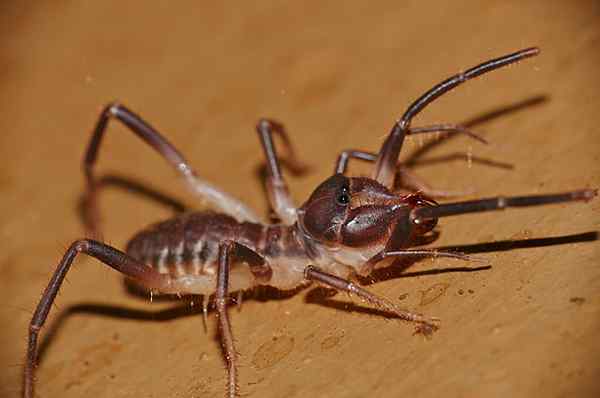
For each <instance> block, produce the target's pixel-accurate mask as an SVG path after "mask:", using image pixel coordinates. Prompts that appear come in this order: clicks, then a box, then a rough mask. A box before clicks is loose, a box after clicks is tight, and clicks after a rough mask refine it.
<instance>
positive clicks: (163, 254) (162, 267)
mask: <svg viewBox="0 0 600 398" xmlns="http://www.w3.org/2000/svg"><path fill="white" fill-rule="evenodd" d="M168 255H169V248H168V247H163V248H162V250H161V251H160V254H159V256H158V262H157V263H156V268H157V269H158V272H160V273H161V274H167V273H169V270H168V269H167V266H166V264H165V262H166V260H167V256H168Z"/></svg>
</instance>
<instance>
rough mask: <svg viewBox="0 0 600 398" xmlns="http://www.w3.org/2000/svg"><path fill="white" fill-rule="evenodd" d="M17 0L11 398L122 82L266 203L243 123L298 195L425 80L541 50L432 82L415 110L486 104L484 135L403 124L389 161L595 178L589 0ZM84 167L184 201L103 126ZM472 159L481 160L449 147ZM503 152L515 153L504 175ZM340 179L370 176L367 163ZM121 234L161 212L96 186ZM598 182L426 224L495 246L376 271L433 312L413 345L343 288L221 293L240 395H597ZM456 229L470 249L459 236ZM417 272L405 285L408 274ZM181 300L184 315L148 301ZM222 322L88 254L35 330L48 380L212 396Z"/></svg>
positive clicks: (6, 338) (4, 105)
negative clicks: (432, 97)
mask: <svg viewBox="0 0 600 398" xmlns="http://www.w3.org/2000/svg"><path fill="white" fill-rule="evenodd" d="M247 4H248V5H246V6H242V5H240V4H237V3H234V2H224V3H223V4H222V5H219V6H209V5H208V2H207V4H206V5H196V2H192V1H189V2H176V3H175V2H169V3H167V2H164V3H163V5H161V6H159V5H152V6H148V5H147V2H125V3H124V2H117V1H102V2H61V3H60V4H57V2H42V1H40V2H28V3H23V2H11V3H10V4H9V3H8V2H6V3H3V5H2V6H0V9H1V10H2V12H1V15H2V17H0V18H2V21H0V22H1V23H0V33H1V34H0V40H1V42H0V45H1V46H2V49H1V51H2V52H1V56H2V67H1V69H0V70H1V74H0V113H1V115H2V117H0V131H1V132H2V134H1V135H0V154H1V156H2V157H1V158H2V166H1V167H0V191H1V194H0V207H1V214H0V220H1V222H0V237H1V242H2V243H1V248H2V250H1V251H0V271H1V273H0V275H1V277H0V286H1V287H2V293H3V296H4V297H5V303H4V305H3V306H2V309H0V324H1V325H2V328H1V330H2V332H1V333H2V334H1V337H0V341H1V342H2V343H1V350H0V369H2V370H1V371H0V395H1V396H3V397H16V396H19V390H20V383H21V364H22V362H23V357H24V352H25V345H26V330H27V325H28V322H29V318H30V316H31V313H32V311H33V309H34V308H35V305H36V304H37V300H38V299H39V297H40V293H41V292H42V290H43V288H44V286H45V284H46V283H47V281H48V279H49V277H50V275H51V273H52V271H53V269H54V267H55V265H56V263H57V262H58V260H59V258H60V257H61V255H62V253H63V251H64V250H65V249H66V247H67V246H68V245H69V244H70V243H71V242H72V241H73V240H74V239H76V238H79V237H81V236H82V233H83V230H82V227H81V224H80V222H79V218H78V215H77V211H76V209H77V201H78V198H79V195H80V193H81V192H82V188H83V178H82V173H81V169H80V163H81V159H82V156H83V151H84V148H85V145H86V143H87V141H88V139H89V136H90V130H91V128H92V126H93V124H94V122H95V120H96V117H97V115H98V113H99V111H100V109H101V107H102V106H103V105H104V104H105V103H107V102H108V101H110V100H114V99H118V100H120V101H122V102H123V103H125V104H127V105H128V106H130V107H131V108H132V109H134V110H136V111H137V112H139V113H140V114H142V115H143V116H144V117H145V118H146V119H147V120H149V121H151V122H152V123H153V124H155V125H156V126H157V127H158V128H159V129H161V131H163V132H164V133H165V135H166V136H167V137H168V138H169V139H170V140H171V141H172V142H173V143H174V144H175V145H176V146H177V147H178V148H180V149H181V150H182V152H183V153H184V154H185V155H186V156H187V157H188V158H189V159H190V160H192V161H193V164H194V165H195V166H196V167H197V169H198V170H199V171H200V173H201V174H202V176H204V177H206V178H207V179H209V180H210V181H213V182H215V183H218V184H219V185H220V186H222V187H223V188H224V189H225V190H227V191H228V192H231V193H233V194H235V195H237V196H238V197H241V198H243V199H244V200H246V201H247V202H248V203H249V204H250V205H251V206H253V207H254V208H256V209H258V210H259V211H260V212H261V213H262V214H266V210H267V204H266V200H265V198H264V195H263V192H262V188H261V185H260V180H259V177H258V174H257V170H258V168H259V167H260V164H261V162H262V161H263V158H262V155H261V152H260V150H259V145H258V140H257V138H256V136H255V133H254V130H253V128H254V124H255V122H256V121H257V119H258V118H259V117H261V116H267V117H273V118H277V119H279V120H281V121H284V122H285V124H286V126H287V127H288V128H289V131H290V134H291V138H292V140H293V142H294V144H295V146H296V148H297V151H298V153H299V156H300V157H301V158H302V159H304V160H306V162H308V163H309V164H310V165H311V173H310V174H309V175H307V176H304V177H301V178H297V177H294V178H292V177H290V178H289V182H290V184H291V189H292V193H293V196H294V198H295V199H296V201H297V202H298V203H301V202H302V201H303V200H304V198H306V197H307V196H308V195H309V194H310V192H311V189H312V188H314V187H315V186H316V184H318V183H319V182H320V181H321V180H323V179H324V178H325V177H326V176H327V175H329V173H331V170H332V168H333V161H334V159H335V156H336V155H337V153H338V152H339V151H340V150H342V149H345V148H349V147H350V148H364V149H369V150H377V149H378V148H379V146H380V144H381V142H382V140H383V138H384V137H385V133H386V132H387V131H388V130H389V128H390V127H391V126H392V124H393V122H394V120H395V119H396V118H398V117H399V116H400V114H401V112H402V111H403V110H404V109H405V107H406V106H407V105H408V104H409V103H410V102H411V101H412V100H413V99H415V98H416V96H418V95H419V94H421V93H422V92H423V91H424V90H426V89H428V88H429V87H430V86H431V85H432V84H434V83H436V82H438V81H440V80H441V79H443V78H445V77H447V76H449V75H450V74H452V73H455V72H457V71H459V70H461V69H465V68H467V67H470V66H473V65H475V64H477V63H478V62H480V61H483V60H486V59H489V58H492V57H495V56H499V55H502V54H505V53H508V52H511V51H513V50H516V49H520V48H523V47H528V46H531V45H539V46H540V47H541V48H542V55H541V56H539V57H538V58H535V59H533V60H528V61H526V62H523V63H521V64H519V65H517V66H514V67H510V68H508V70H503V71H500V72H496V73H493V74H492V75H489V76H486V77H484V78H481V79H479V80H477V81H473V82H469V83H468V84H467V85H465V86H463V87H461V88H460V89H458V90H456V92H454V93H452V94H451V95H448V96H446V97H444V98H443V99H441V100H439V101H438V102H437V103H436V104H435V105H433V106H431V107H430V108H428V109H427V111H425V112H423V114H422V115H420V116H419V117H418V119H417V120H415V125H423V124H428V123H437V122H461V123H465V122H470V121H479V122H478V123H476V124H474V125H473V129H475V130H477V131H478V132H481V133H482V134H484V135H485V137H486V138H488V139H489V140H490V141H492V142H493V145H491V146H489V147H485V146H482V145H480V144H478V143H476V142H472V141H469V140H467V139H465V138H456V139H451V140H446V141H443V142H439V143H438V144H436V145H434V146H431V147H430V146H428V145H427V144H426V141H423V140H408V142H407V143H406V144H405V147H404V149H403V153H402V158H403V159H413V160H414V159H415V158H416V160H418V162H419V163H417V164H415V165H414V170H415V172H417V173H419V174H420V175H422V176H423V177H424V178H426V179H427V181H429V182H430V183H431V184H432V185H434V186H435V187H437V188H446V189H469V188H472V189H475V190H476V193H475V194H473V195H470V196H469V197H478V196H482V197H488V196H493V195H498V194H526V193H550V192H557V191H562V190H570V189H577V188H583V187H599V186H600V173H599V171H600V166H599V160H600V145H599V143H600V139H599V137H600V127H599V126H600V112H599V106H598V105H599V103H600V102H599V101H600V100H599V96H598V88H599V87H600V86H599V84H598V83H599V81H600V77H599V74H598V65H600V28H598V26H600V24H599V23H598V22H599V20H600V18H599V15H600V7H599V6H598V3H597V2H592V1H588V2H585V1H580V2H558V1H557V2H546V1H530V2H526V4H525V5H517V4H519V2H512V3H510V2H503V1H492V2H479V1H472V2H460V3H456V2H452V3H448V4H442V3H440V4H432V5H429V6H427V5H422V2H416V1H415V2H397V1H389V2H378V3H377V4H376V5H372V4H370V5H367V3H364V4H363V2H356V4H352V3H351V2H344V3H342V2H339V3H329V4H328V5H322V3H321V2H297V3H295V4H287V2H276V3H273V4H271V3H267V2H263V3H261V4H259V5H256V4H253V5H250V3H247ZM106 138H107V140H106V145H105V146H104V147H103V148H102V153H101V155H100V163H99V170H101V171H102V172H108V173H118V174H119V175H123V176H126V177H127V178H129V179H132V180H133V181H136V182H139V183H141V184H144V185H145V186H148V187H152V188H155V189H157V190H160V191H162V192H165V193H167V194H168V195H171V196H173V197H175V198H178V199H180V200H182V201H184V202H185V203H186V204H188V205H189V206H192V207H193V206H196V205H197V204H198V203H197V202H196V201H194V198H191V197H189V196H188V195H187V191H186V190H185V189H183V187H182V185H181V183H180V181H179V180H178V179H177V178H174V175H175V174H174V172H173V171H172V170H171V169H169V168H168V167H167V166H166V164H165V162H164V161H162V160H161V159H159V158H158V157H157V156H156V154H155V153H153V152H152V151H151V150H149V149H148V148H147V147H145V146H144V145H143V144H142V143H141V142H140V141H139V140H138V139H136V138H135V137H133V135H132V134H131V133H129V132H127V131H126V130H125V129H124V128H122V127H121V126H117V125H111V127H110V131H109V133H108V135H107V137H106ZM469 151H472V154H473V156H474V157H477V158H483V159H486V160H488V161H490V162H488V164H485V163H478V162H476V161H473V162H472V163H471V164H469V163H468V162H467V161H466V160H464V158H461V157H460V156H459V157H454V158H453V157H452V156H450V158H449V159H446V160H444V161H440V162H432V161H429V162H426V160H432V159H433V160H435V159H440V158H443V157H445V156H446V155H452V154H456V153H463V154H464V153H467V152H469ZM503 164H509V165H513V166H514V167H513V168H506V167H500V166H502V165H503ZM353 172H355V173H356V174H361V173H367V172H368V169H367V168H366V167H363V166H356V167H354V168H353ZM101 207H102V211H103V214H104V218H105V220H106V222H105V233H106V237H107V241H108V242H109V243H111V244H114V245H115V246H117V247H123V246H124V244H125V242H126V240H127V238H128V237H129V236H130V235H131V234H133V233H134V232H135V231H136V230H137V229H139V228H141V227H142V226H144V225H146V224H147V223H149V222H152V221H156V220H159V219H162V218H165V217H168V216H170V215H171V214H172V212H171V210H170V209H169V208H166V207H164V206H161V205H159V204H157V203H154V202H151V201H148V200H144V199H143V198H140V197H137V196H135V195H132V194H131V193H128V192H125V191H123V190H119V189H109V190H106V191H105V193H104V194H103V195H102V199H101ZM599 210H600V200H598V199H596V200H594V201H592V202H591V203H588V204H576V205H557V206H547V207H540V208H536V209H525V210H514V211H507V212H504V213H496V214H484V215H470V216H464V217H455V218H449V219H444V220H443V221H442V222H440V225H439V231H440V232H441V236H440V239H439V240H438V241H437V242H435V243H434V244H433V245H432V246H435V247H459V248H460V247H463V249H468V250H470V251H472V252H473V253H474V254H476V255H478V256H481V257H484V258H486V259H489V260H490V261H491V264H492V268H491V269H489V270H485V271H478V272H441V273H436V272H429V271H431V270H447V269H451V268H456V267H463V266H464V264H461V263H457V262H453V261H450V260H441V259H440V260H436V261H423V262H420V263H417V264H415V265H414V266H413V267H412V268H410V269H409V270H408V271H407V272H405V273H404V274H402V275H398V274H393V273H392V275H391V276H388V277H384V278H382V279H383V280H380V281H378V282H377V283H375V284H373V285H371V286H369V288H370V289H371V290H372V291H374V292H376V293H379V294H382V295H385V296H387V297H389V298H390V299H392V300H394V301H396V302H398V303H399V304H401V305H403V306H406V307H409V308H415V309H417V310H418V311H421V312H424V313H427V314H430V315H435V316H439V317H440V318H441V319H442V328H441V330H440V331H439V332H438V333H436V334H435V335H434V337H433V338H432V339H430V340H424V339H422V338H420V337H417V336H412V331H413V329H412V327H411V326H409V325H406V324H403V323H401V322H399V321H395V320H386V319H384V318H383V317H381V316H379V315H375V314H372V313H370V312H369V311H368V310H366V309H365V308H364V307H363V306H362V305H361V304H360V303H359V302H353V301H352V300H351V299H349V298H347V297H345V296H344V295H337V296H335V297H333V298H329V299H325V298H323V296H322V295H321V294H319V293H320V291H319V290H317V291H314V290H310V289H307V290H304V291H302V292H299V293H298V294H296V295H286V294H281V295H278V294H276V293H275V292H273V291H269V290H266V291H260V292H257V293H256V294H255V295H254V297H255V298H254V299H253V298H252V297H249V298H248V300H246V302H245V303H244V305H243V308H242V310H241V312H238V311H236V310H232V311H231V316H232V322H233V327H234V333H235V335H236V340H237V347H238V350H239V352H240V356H241V359H240V362H241V366H240V369H239V371H240V388H241V391H242V392H243V393H244V396H248V397H284V396H285V397H307V396H319V397H365V396H371V397H399V396H419V397H437V396H440V395H442V394H443V395H444V396H445V397H482V396H485V397H495V396H498V397H500V396H502V397H505V396H511V397H528V396H545V397H567V396H570V397H572V396H577V397H592V396H599V395H600V382H598V380H599V377H600V339H598V335H599V332H600V262H599V261H598V259H599V254H600V253H599V247H600V245H599V243H598V241H597V240H596V237H595V231H597V230H598V228H599V225H600V223H599V218H600V217H599ZM465 246H466V248H465ZM404 276H410V277H404ZM178 305H183V309H178V310H174V311H169V310H166V311H161V310H164V309H167V308H170V307H173V306H178ZM215 327H216V324H215V320H214V316H212V315H211V317H210V319H209V333H208V334H206V333H204V331H203V327H202V320H201V316H200V315H199V314H198V313H197V311H196V308H192V309H190V308H189V307H188V306H186V305H185V304H184V303H181V302H177V301H174V302H169V301H155V302H153V303H149V300H148V298H147V297H146V298H144V297H137V296H135V295H132V294H130V293H128V292H127V290H126V289H125V288H124V285H123V283H122V281H121V277H120V276H119V275H118V274H117V273H116V272H114V271H112V270H110V269H109V268H108V267H105V266H102V265H100V264H99V263H98V262H97V261H93V260H91V259H89V258H80V259H79V260H78V261H77V263H76V265H75V267H74V269H73V270H72V272H71V273H70V274H69V276H68V281H67V283H65V286H64V288H63V289H62V291H61V293H60V295H59V297H58V299H57V302H56V306H55V307H54V308H53V310H52V313H51V317H50V319H49V321H48V323H47V327H46V329H45V330H46V331H51V333H50V334H45V335H44V336H45V338H44V339H43V340H44V348H43V356H42V360H41V364H40V368H39V373H38V376H39V382H38V384H37V387H38V390H37V391H38V396H40V397H89V396H93V397H96V398H100V397H111V398H113V397H114V398H116V397H220V396H222V394H223V391H224V386H225V371H224V367H223V359H222V356H221V353H220V349H219V346H218V343H217V340H216V338H215Z"/></svg>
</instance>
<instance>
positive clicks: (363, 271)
mask: <svg viewBox="0 0 600 398" xmlns="http://www.w3.org/2000/svg"><path fill="white" fill-rule="evenodd" d="M390 257H431V258H438V257H443V258H453V259H456V260H462V261H477V262H483V263H487V261H486V260H483V259H480V258H476V257H472V256H469V255H466V254H463V253H456V252H449V251H440V250H435V249H408V250H382V251H381V252H379V253H377V254H376V255H374V256H373V257H371V258H370V259H369V261H367V262H366V263H365V264H364V265H363V266H362V267H361V268H360V270H359V271H358V273H359V274H360V275H363V276H366V275H369V274H370V273H371V272H373V269H374V268H375V266H376V265H377V263H379V262H380V261H383V260H384V259H386V258H390Z"/></svg>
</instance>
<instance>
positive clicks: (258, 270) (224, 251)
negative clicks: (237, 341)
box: [215, 241, 271, 398]
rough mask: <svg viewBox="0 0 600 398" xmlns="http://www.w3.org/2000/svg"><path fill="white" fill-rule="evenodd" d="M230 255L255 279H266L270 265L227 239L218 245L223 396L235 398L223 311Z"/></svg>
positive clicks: (230, 340) (233, 365)
mask: <svg viewBox="0 0 600 398" xmlns="http://www.w3.org/2000/svg"><path fill="white" fill-rule="evenodd" d="M232 257H234V258H237V259H240V260H242V261H244V262H245V263H247V264H248V265H249V266H250V271H251V272H252V274H253V275H254V276H255V277H256V278H257V280H258V281H262V282H266V281H268V280H269V279H270V278H271V268H270V267H269V266H268V265H267V264H266V263H265V260H264V258H262V257H261V256H260V255H259V254H257V253H256V252H254V251H253V250H251V249H249V248H247V247H246V246H243V245H241V244H239V243H237V242H232V241H227V242H223V243H221V244H220V245H219V267H218V271H217V289H216V294H215V306H216V309H217V316H218V317H219V331H220V334H221V344H222V346H223V351H224V353H225V359H226V360H227V374H228V379H227V396H228V397H229V398H235V396H236V394H237V352H236V350H235V345H234V341H233V333H232V332H231V323H230V322H229V315H228V313H227V299H228V295H229V270H230V268H231V265H232V262H231V260H232Z"/></svg>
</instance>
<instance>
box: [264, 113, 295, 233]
mask: <svg viewBox="0 0 600 398" xmlns="http://www.w3.org/2000/svg"><path fill="white" fill-rule="evenodd" d="M256 131H257V132H258V136H259V138H260V143H261V145H262V148H263V151H264V153H265V157H266V158H267V192H268V194H269V201H270V202H271V207H272V208H273V211H274V212H275V213H276V214H277V216H278V217H279V218H280V219H281V221H282V222H283V223H284V224H286V225H292V224H293V223H295V222H296V219H297V216H296V206H295V205H294V203H293V201H292V198H291V197H290V194H289V190H288V187H287V184H286V182H285V180H284V179H283V175H282V173H281V167H280V165H279V158H278V157H277V151H276V150H275V145H274V144H273V133H276V134H279V136H280V137H281V139H282V141H283V144H284V145H285V147H286V150H287V152H288V158H287V165H288V166H289V167H290V169H291V170H292V171H293V172H294V173H301V172H302V170H303V169H304V168H305V167H304V166H303V165H302V164H301V163H300V162H299V161H298V159H297V158H296V155H295V153H294V150H293V147H292V145H291V144H290V140H289V138H288V136H287V133H286V131H285V128H284V127H283V125H282V124H280V123H278V122H275V121H273V120H269V119H261V120H260V121H259V122H258V125H257V126H256Z"/></svg>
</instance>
